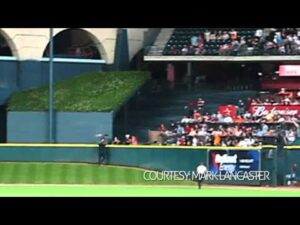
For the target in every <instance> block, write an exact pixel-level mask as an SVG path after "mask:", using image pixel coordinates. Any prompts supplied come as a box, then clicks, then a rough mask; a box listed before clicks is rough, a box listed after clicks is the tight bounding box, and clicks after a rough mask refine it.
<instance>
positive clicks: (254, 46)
mask: <svg viewBox="0 0 300 225" xmlns="http://www.w3.org/2000/svg"><path fill="white" fill-rule="evenodd" d="M250 33H251V31H250ZM164 54H166V55H240V56H242V55H298V54H300V31H298V30H297V29H296V28H282V29H278V28H277V29H275V28H271V29H270V31H269V32H265V31H264V30H263V29H257V30H256V31H253V33H252V34H251V35H246V34H245V33H242V32H238V31H237V30H235V29H232V30H231V31H223V30H221V29H220V30H208V29H207V30H206V31H205V32H204V33H198V34H197V35H193V36H191V37H190V43H189V44H185V45H172V43H170V42H168V44H167V46H166V48H165V52H164Z"/></svg>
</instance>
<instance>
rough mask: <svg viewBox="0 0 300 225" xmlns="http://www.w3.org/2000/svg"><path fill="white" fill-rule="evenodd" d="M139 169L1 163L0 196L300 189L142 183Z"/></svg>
mask: <svg viewBox="0 0 300 225" xmlns="http://www.w3.org/2000/svg"><path fill="white" fill-rule="evenodd" d="M143 172H144V170H142V169H137V168H127V167H118V166H99V165H95V164H77V163H76V164H75V163H16V162H1V163H0V196H30V197H35V196H36V197H38V196H45V197H48V196H53V197H54V196H58V197H63V196H66V197H80V196H84V197H96V196H112V197H120V196H122V197H123V196H124V197H133V196H146V197H151V196H158V197H294V196H298V197H299V196H300V189H297V188H296V187H293V188H289V187H286V188H271V187H239V186H216V185H214V186H213V185H204V186H203V188H202V189H200V190H199V189H198V188H197V185H196V183H195V182H191V181H145V180H144V178H143Z"/></svg>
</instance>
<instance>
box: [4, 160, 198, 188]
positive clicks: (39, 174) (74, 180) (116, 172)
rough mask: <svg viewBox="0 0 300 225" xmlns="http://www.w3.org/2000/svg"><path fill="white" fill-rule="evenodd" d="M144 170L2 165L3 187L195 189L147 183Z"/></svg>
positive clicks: (67, 165)
mask: <svg viewBox="0 0 300 225" xmlns="http://www.w3.org/2000/svg"><path fill="white" fill-rule="evenodd" d="M143 173H144V170H142V169H134V168H127V167H115V166H99V165H97V164H78V163H29V162H28V163H20V162H1V163H0V183H2V184H20V183H21V184H143V185H145V184H146V185H151V184H160V185H172V184H174V185H194V182H191V181H145V180H144V177H143Z"/></svg>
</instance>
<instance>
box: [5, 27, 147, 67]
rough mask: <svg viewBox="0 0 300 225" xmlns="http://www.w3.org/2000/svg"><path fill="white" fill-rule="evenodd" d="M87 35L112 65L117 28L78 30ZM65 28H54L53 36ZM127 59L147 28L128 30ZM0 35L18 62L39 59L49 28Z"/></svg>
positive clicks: (10, 30) (12, 30)
mask: <svg viewBox="0 0 300 225" xmlns="http://www.w3.org/2000/svg"><path fill="white" fill-rule="evenodd" d="M80 29H82V30H84V31H87V32H88V33H89V36H90V37H91V38H92V40H93V41H94V42H95V43H96V46H97V48H98V50H99V51H100V53H101V56H102V59H104V60H105V61H106V63H107V64H113V63H114V54H115V45H116V38H117V28H80ZM65 30H67V28H54V36H55V35H57V34H59V33H60V32H62V31H65ZM127 30H128V44H129V57H130V59H132V58H133V57H134V55H135V54H136V53H137V52H138V51H139V50H140V49H141V48H142V47H143V38H144V31H147V30H148V28H130V29H129V28H128V29H127ZM0 34H1V35H2V36H4V38H5V39H6V40H7V42H8V45H9V46H10V48H11V50H12V52H13V55H14V56H15V57H16V58H18V59H20V60H28V59H29V60H32V59H39V58H41V57H42V56H43V52H44V50H45V49H46V46H47V44H48V43H49V28H2V29H0Z"/></svg>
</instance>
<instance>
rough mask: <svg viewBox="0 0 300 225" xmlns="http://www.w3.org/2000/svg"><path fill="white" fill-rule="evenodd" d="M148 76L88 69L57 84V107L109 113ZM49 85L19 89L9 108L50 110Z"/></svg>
mask: <svg viewBox="0 0 300 225" xmlns="http://www.w3.org/2000/svg"><path fill="white" fill-rule="evenodd" d="M147 79H150V75H149V73H148V72H142V71H125V72H89V73H84V74H81V75H78V76H74V77H72V78H69V79H66V80H63V81H59V82H57V83H56V84H55V87H54V90H55V110H57V111H64V112H108V111H115V110H117V109H118V108H119V107H120V106H121V105H122V104H123V103H124V101H126V100H127V99H128V98H129V97H130V96H131V95H132V94H133V93H134V92H135V91H136V90H137V89H138V87H140V86H141V85H142V84H143V83H145V82H146V80H147ZM48 93H49V91H48V86H46V87H41V88H35V89H30V90H25V91H19V92H16V93H14V94H13V95H12V97H11V98H10V100H9V103H8V110H9V111H46V110H48Z"/></svg>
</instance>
